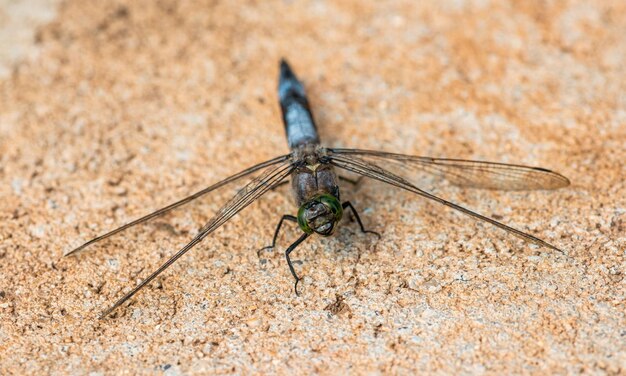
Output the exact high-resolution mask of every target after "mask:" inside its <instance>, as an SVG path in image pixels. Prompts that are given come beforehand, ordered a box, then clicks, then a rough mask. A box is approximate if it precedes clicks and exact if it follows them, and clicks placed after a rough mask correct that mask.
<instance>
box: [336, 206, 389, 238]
mask: <svg viewBox="0 0 626 376" xmlns="http://www.w3.org/2000/svg"><path fill="white" fill-rule="evenodd" d="M341 206H342V207H343V208H344V209H346V208H350V210H352V214H353V215H354V218H356V221H357V223H358V224H359V227H361V231H362V232H363V233H366V234H368V233H369V234H374V235H376V236H378V239H380V238H381V236H380V234H379V233H377V232H376V231H369V230H366V229H365V227H364V226H363V222H361V217H359V213H358V212H357V211H356V209H355V208H354V206H352V203H350V201H346V202H344V203H343V204H341Z"/></svg>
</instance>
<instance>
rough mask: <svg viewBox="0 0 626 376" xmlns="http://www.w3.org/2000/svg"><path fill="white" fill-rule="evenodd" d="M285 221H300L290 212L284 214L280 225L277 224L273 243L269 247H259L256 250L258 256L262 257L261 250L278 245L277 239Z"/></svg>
mask: <svg viewBox="0 0 626 376" xmlns="http://www.w3.org/2000/svg"><path fill="white" fill-rule="evenodd" d="M284 221H291V222H295V223H298V219H297V218H296V217H294V216H293V215H289V214H285V215H283V217H282V218H281V219H280V221H279V222H278V226H276V230H275V231H274V238H273V239H272V245H268V246H267V247H263V248H261V249H259V250H258V251H256V254H257V256H258V257H261V252H263V251H265V250H269V249H273V248H274V247H275V246H276V239H277V238H278V233H279V232H280V228H281V227H282V225H283V222H284Z"/></svg>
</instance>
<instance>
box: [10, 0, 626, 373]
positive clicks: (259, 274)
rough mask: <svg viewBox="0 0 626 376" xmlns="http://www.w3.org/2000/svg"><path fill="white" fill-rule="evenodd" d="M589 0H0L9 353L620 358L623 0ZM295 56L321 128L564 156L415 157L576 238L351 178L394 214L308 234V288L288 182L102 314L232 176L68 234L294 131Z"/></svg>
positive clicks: (445, 147) (497, 361) (411, 142)
mask: <svg viewBox="0 0 626 376" xmlns="http://www.w3.org/2000/svg"><path fill="white" fill-rule="evenodd" d="M29 3H30V4H31V5H32V6H33V9H40V10H41V9H42V8H38V7H37V4H39V5H41V4H42V3H40V2H29ZM45 3H46V5H45V6H46V7H48V6H49V4H50V3H48V2H45ZM585 3H587V2H584V1H549V2H540V1H525V2H513V1H512V2H501V1H492V2H489V1H476V2H471V1H443V2H437V4H439V5H435V2H413V1H405V2H400V1H398V2H362V1H340V2H327V1H259V2H240V1H237V2H235V1H228V2H217V1H206V2H204V1H202V2H201V1H189V2H177V1H159V2H155V1H132V2H131V1H127V2H121V1H115V2H114V1H98V2H95V1H94V2H84V1H75V0H70V1H66V2H63V3H62V4H61V5H59V6H58V8H57V9H56V10H54V9H53V8H45V10H42V13H43V14H45V15H46V16H45V17H41V18H37V20H35V21H33V22H27V23H26V24H27V26H24V27H25V28H26V29H24V30H22V31H20V32H21V33H22V34H20V35H26V36H27V37H24V38H20V39H18V38H17V37H16V39H11V35H12V34H11V32H12V30H15V32H16V33H17V32H18V31H17V30H18V28H14V27H12V26H7V25H13V24H10V23H9V22H18V21H7V20H12V19H13V18H15V16H16V15H19V12H16V11H11V9H15V8H14V7H15V4H16V3H15V2H2V3H1V4H2V11H1V12H0V25H2V31H1V35H2V41H3V42H2V43H3V50H4V48H6V46H7V45H8V46H10V51H7V50H4V52H3V53H4V54H3V55H0V56H2V58H1V59H0V64H1V66H2V70H3V72H5V73H4V74H3V77H4V78H2V79H1V81H0V179H1V182H2V184H0V197H2V200H1V202H0V221H1V222H0V223H1V226H0V262H1V265H2V271H1V272H0V374H3V375H7V374H38V375H41V374H87V373H90V374H93V375H99V374H136V373H143V374H148V373H154V372H163V373H165V374H168V375H175V374H203V373H240V374H243V373H254V372H259V373H261V372H262V373H273V374H288V373H292V374H295V373H298V374H306V373H312V372H318V373H322V374H331V373H332V374H337V373H348V372H349V373H353V374H363V373H372V374H376V373H399V374H408V373H414V372H416V371H417V372H424V373H435V372H437V373H454V374H459V373H462V374H481V373H490V374H503V373H518V374H542V373H548V372H550V373H557V374H568V373H569V374H572V373H579V372H582V373H593V374H620V373H622V374H623V373H624V372H626V369H625V368H624V364H626V318H625V301H624V298H625V291H626V286H625V279H624V274H625V273H626V270H625V268H626V262H625V249H626V236H625V231H626V230H625V229H626V184H625V182H624V180H625V177H626V167H625V164H624V160H625V159H626V147H625V145H626V95H625V94H624V93H626V64H625V59H624V56H626V39H625V38H624V35H626V3H624V2H623V1H613V2H609V1H604V2H597V5H595V6H590V5H585ZM12 7H13V8H12ZM55 12H56V15H55ZM26 13H28V12H26ZM19 22H21V21H19ZM42 22H43V23H42ZM38 23H39V24H40V26H36V27H35V25H37V24H38ZM28 35H30V36H28ZM7 41H10V42H7ZM20 51H27V52H20ZM7 56H8V57H7ZM281 57H286V58H288V59H289V60H290V61H291V63H292V65H293V66H294V68H295V69H296V71H297V73H298V74H299V75H300V76H301V77H302V78H303V80H304V81H305V83H306V86H307V89H308V91H309V95H310V97H311V102H312V105H313V108H314V113H315V116H316V118H317V120H318V123H319V129H320V133H321V136H322V138H323V140H324V142H325V143H326V144H327V145H330V146H342V147H359V148H368V149H382V150H388V151H396V152H402V153H408V154H419V155H432V156H449V157H459V158H474V159H482V160H494V161H500V162H510V163H514V162H517V163H523V164H530V165H538V166H543V167H546V168H550V169H554V170H557V171H559V172H561V173H563V174H564V175H566V176H567V177H569V178H570V179H571V181H572V185H571V186H570V187H568V188H565V189H561V190H558V191H538V192H504V193H503V192H495V191H480V190H472V189H459V188H456V187H453V186H451V185H449V184H446V183H445V182H444V183H441V182H438V181H433V180H431V179H425V180H424V181H423V187H424V188H425V189H429V190H432V191H433V192H436V193H437V194H440V195H442V196H443V197H446V198H449V199H451V200H454V201H456V202H458V203H462V204H464V205H466V206H468V207H470V208H472V209H475V210H476V211H478V212H480V213H483V214H486V215H490V216H494V217H496V218H497V219H499V220H501V221H503V222H505V223H508V224H511V225H513V226H515V227H518V228H520V229H522V230H524V231H528V232H530V233H532V234H535V235H537V236H539V237H541V238H544V239H545V240H547V241H549V242H551V243H554V244H556V245H557V246H559V247H561V248H563V249H564V250H565V251H566V252H567V254H568V255H569V256H568V257H566V256H563V255H560V254H558V253H556V252H553V251H550V250H547V249H543V248H538V247H537V246H534V245H531V244H528V243H525V242H523V241H521V240H519V239H517V238H514V237H511V236H509V235H507V234H506V233H504V232H502V231H501V230H498V229H495V228H493V227H492V226H490V225H487V224H481V223H477V222H475V221H472V220H468V219H467V218H466V217H464V216H462V215H460V214H456V213H453V212H452V211H451V210H449V209H446V208H443V207H440V206H439V205H436V204H433V203H429V202H425V201H424V200H423V199H419V198H417V197H414V196H412V195H411V194H409V193H402V192H400V191H398V190H396V189H394V188H390V187H386V186H384V185H382V184H379V183H375V182H371V181H366V182H364V183H363V184H361V185H359V186H357V187H352V186H350V185H346V186H344V187H343V190H342V194H343V196H344V197H345V198H347V199H350V200H351V201H352V202H353V203H354V205H355V206H356V207H357V208H359V210H360V211H361V213H362V214H361V216H362V218H363V221H364V222H365V224H366V226H367V227H369V228H370V229H372V230H375V231H378V232H380V233H381V234H382V237H383V238H382V240H377V239H376V238H375V237H372V236H368V235H364V234H361V233H360V232H359V231H358V228H357V226H356V224H355V223H354V222H351V221H350V220H349V219H347V220H345V222H344V223H342V226H341V228H340V229H339V230H338V232H337V234H336V236H334V237H332V238H328V239H319V238H315V239H310V240H309V241H307V242H306V243H305V244H304V245H302V246H301V247H300V248H299V249H298V250H297V251H296V252H295V253H294V260H296V269H297V270H298V272H299V273H300V274H301V275H302V276H304V280H303V282H302V284H301V293H302V294H301V296H300V297H296V296H295V294H294V293H293V280H292V277H291V275H290V273H289V270H288V268H287V265H286V263H285V260H284V256H283V252H282V251H283V250H284V249H285V248H286V247H287V246H288V244H290V241H292V240H293V239H295V238H296V237H297V236H298V231H297V229H295V228H293V227H291V228H289V229H288V230H286V231H285V233H284V234H283V235H282V236H281V238H280V240H279V246H278V250H276V251H275V252H269V253H263V254H261V256H260V257H258V256H257V253H256V250H257V249H258V248H260V247H262V246H264V245H266V244H267V243H268V242H269V241H270V238H271V235H272V232H273V229H274V226H275V224H276V223H277V221H278V219H279V217H280V216H281V215H282V214H285V213H289V214H294V213H295V210H296V209H295V208H294V206H293V204H292V202H291V198H290V194H289V190H288V189H287V188H279V189H277V190H275V191H272V192H270V193H268V194H267V195H266V196H265V197H263V199H262V200H260V201H259V202H257V203H255V204H253V205H251V206H250V207H249V208H247V209H246V210H245V211H244V212H242V213H241V214H240V215H239V216H237V217H236V218H235V219H233V220H232V221H231V222H229V223H228V224H226V225H225V226H224V227H223V228H222V229H220V230H219V231H217V232H216V233H215V234H214V235H212V236H211V237H210V238H207V239H206V240H205V241H204V242H203V243H202V244H200V245H198V246H197V247H196V248H195V249H194V250H193V251H191V252H190V253H188V254H187V255H186V256H184V257H183V258H182V259H181V260H179V261H178V262H177V263H176V264H175V265H174V266H172V267H171V268H170V269H169V270H167V272H165V273H163V274H162V276H160V277H159V278H158V279H157V280H156V281H155V282H154V283H152V284H150V285H149V287H148V288H146V289H145V290H143V291H142V292H141V293H140V294H139V295H137V296H136V298H134V299H132V300H131V301H130V302H129V303H128V304H126V305H124V306H123V307H122V308H121V309H119V310H118V311H117V312H116V313H115V315H113V316H112V317H110V318H108V319H106V320H98V319H97V318H96V317H97V315H98V313H99V312H101V311H102V310H103V309H104V308H106V307H107V306H109V305H110V304H111V303H113V302H114V301H115V299H116V298H118V297H119V296H120V294H122V293H123V292H125V291H128V290H129V289H130V288H131V287H132V286H134V285H135V284H136V283H137V282H138V281H140V280H141V279H142V278H145V276H146V275H147V274H148V273H149V272H150V271H151V270H153V269H155V268H156V267H157V266H158V265H159V264H160V263H161V262H162V261H163V259H164V258H166V257H168V255H171V254H172V253H173V252H175V250H176V249H178V248H179V247H180V246H181V245H183V244H185V242H186V241H188V240H189V239H190V237H192V236H193V235H194V234H195V233H196V232H197V230H198V228H199V227H201V226H202V225H203V223H204V222H205V221H206V220H207V219H208V218H210V216H211V214H212V213H214V212H215V211H216V210H217V209H218V208H219V205H220V204H221V203H223V202H224V201H225V200H227V199H228V197H229V196H231V195H232V194H233V193H234V192H235V189H236V187H237V185H234V186H229V187H227V188H224V189H222V190H220V191H219V192H216V194H215V195H212V196H211V197H210V200H204V201H203V202H201V203H198V204H197V205H193V206H191V207H188V208H186V210H180V211H178V212H177V213H175V214H174V215H171V216H167V217H165V218H162V219H159V220H156V221H154V222H152V223H151V224H147V225H144V226H140V227H139V228H137V229H134V230H131V231H128V232H126V233H124V234H123V235H120V236H117V237H115V238H114V239H112V240H110V241H107V242H105V243H104V244H101V245H99V246H96V247H93V248H92V249H90V250H89V251H88V252H84V253H82V254H80V255H78V256H77V257H71V258H63V257H62V256H63V254H64V253H65V252H67V251H69V250H70V249H72V247H75V246H77V245H79V244H81V242H83V241H86V240H88V239H90V238H92V237H94V236H96V235H98V234H100V233H102V232H104V231H106V230H109V229H112V228H114V227H116V226H118V225H121V224H123V223H125V222H126V221H128V220H130V219H133V218H136V217H137V216H140V215H142V214H145V213H147V212H149V211H150V210H152V209H156V208H158V207H160V206H162V205H164V204H166V203H169V202H171V201H173V200H175V199H177V198H180V197H184V196H185V195H187V194H189V193H191V192H195V191H196V190H198V189H201V188H202V187H205V186H207V185H209V184H211V183H213V182H216V181H218V180H220V179H221V178H224V177H226V176H228V175H229V174H232V173H235V172H237V171H239V170H242V169H244V168H246V167H247V166H250V165H252V164H254V163H258V162H261V161H264V160H266V159H269V158H272V157H274V156H276V155H279V154H284V153H286V152H287V147H286V142H285V140H284V134H283V129H282V124H281V121H280V113H279V108H278V104H277V100H276V75H277V68H278V66H277V64H278V60H279V59H280V58H281ZM411 177H413V176H411Z"/></svg>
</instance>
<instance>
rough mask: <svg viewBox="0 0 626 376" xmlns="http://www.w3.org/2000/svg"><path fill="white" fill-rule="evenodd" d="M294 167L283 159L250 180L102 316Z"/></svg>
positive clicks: (284, 176)
mask: <svg viewBox="0 0 626 376" xmlns="http://www.w3.org/2000/svg"><path fill="white" fill-rule="evenodd" d="M293 168H294V167H293V165H292V163H291V161H283V162H282V163H280V164H279V165H278V166H275V167H273V168H270V169H268V170H267V171H265V172H264V173H263V174H262V175H260V176H258V177H256V178H255V179H253V180H252V181H250V183H248V184H247V185H246V186H244V187H243V188H242V189H241V190H239V191H238V192H237V194H236V195H235V196H234V197H233V198H231V199H230V200H229V201H228V202H227V203H226V204H225V205H224V206H223V207H222V208H221V209H220V210H219V211H218V213H217V214H216V215H215V216H214V217H213V218H212V219H211V220H210V221H209V222H207V224H206V225H204V226H203V227H202V229H200V232H199V233H198V235H196V236H195V237H194V238H193V239H192V240H191V241H190V242H189V243H187V244H186V245H185V246H184V247H183V248H181V249H180V250H179V251H178V252H176V253H175V254H174V255H173V256H172V257H170V258H169V259H168V260H167V261H166V262H165V263H164V264H163V265H161V266H160V267H159V268H158V269H157V270H155V271H154V272H153V273H152V274H150V275H149V276H148V277H147V278H146V279H144V280H143V281H142V282H141V283H139V284H138V285H137V286H135V287H134V288H133V289H132V290H131V291H129V292H128V293H126V294H125V295H124V296H123V297H121V298H120V299H119V300H118V301H117V302H116V303H115V304H114V305H112V306H111V307H110V308H108V309H107V310H105V311H104V312H102V314H101V315H100V318H104V317H106V316H107V315H108V314H109V313H111V312H113V310H115V309H116V308H117V307H119V306H120V305H122V304H123V303H124V302H125V301H127V300H128V299H130V298H131V297H132V296H133V295H135V294H136V293H137V292H138V291H139V290H141V289H142V288H143V287H145V286H146V285H147V284H148V283H150V282H151V281H152V280H153V279H155V278H156V277H157V276H158V275H159V274H161V273H162V272H163V271H164V270H165V269H167V268H168V267H169V266H170V265H172V264H173V263H174V262H176V260H178V259H179V258H180V257H181V256H182V255H184V254H185V253H187V251H189V250H190V249H191V248H193V247H194V246H195V245H196V244H198V243H200V242H201V241H202V240H203V239H204V238H206V237H207V236H208V235H209V234H211V233H212V232H213V231H215V230H216V229H217V228H219V227H220V226H222V225H223V224H224V223H226V222H227V221H228V220H230V219H231V218H232V217H233V216H235V215H236V214H237V213H239V212H240V211H241V210H243V209H244V208H245V207H247V206H248V205H250V204H251V203H253V202H254V201H255V200H256V199H258V198H259V197H261V196H262V195H263V194H264V193H265V192H267V191H268V190H269V189H271V188H272V187H274V186H275V185H277V184H279V183H280V182H281V181H283V180H284V179H285V178H286V177H288V176H289V175H290V174H291V172H292V171H293Z"/></svg>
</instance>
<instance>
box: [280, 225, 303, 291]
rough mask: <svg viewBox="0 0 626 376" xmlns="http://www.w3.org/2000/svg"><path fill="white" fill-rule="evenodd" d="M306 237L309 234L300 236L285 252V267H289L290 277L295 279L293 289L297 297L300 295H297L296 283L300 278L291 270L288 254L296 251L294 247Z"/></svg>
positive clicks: (291, 265)
mask: <svg viewBox="0 0 626 376" xmlns="http://www.w3.org/2000/svg"><path fill="white" fill-rule="evenodd" d="M308 237H309V234H307V233H304V234H302V236H301V237H299V238H298V240H296V241H295V242H293V244H292V245H290V246H289V248H287V250H286V251H285V257H286V258H287V265H289V270H291V275H293V278H295V279H296V283H295V284H294V285H293V289H294V291H295V292H296V295H297V296H300V293H298V282H300V277H298V275H297V274H296V270H295V269H294V268H293V264H292V263H291V258H289V254H290V253H291V251H293V250H294V249H296V247H297V246H298V245H300V243H302V242H303V241H304V239H306V238H308Z"/></svg>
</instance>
